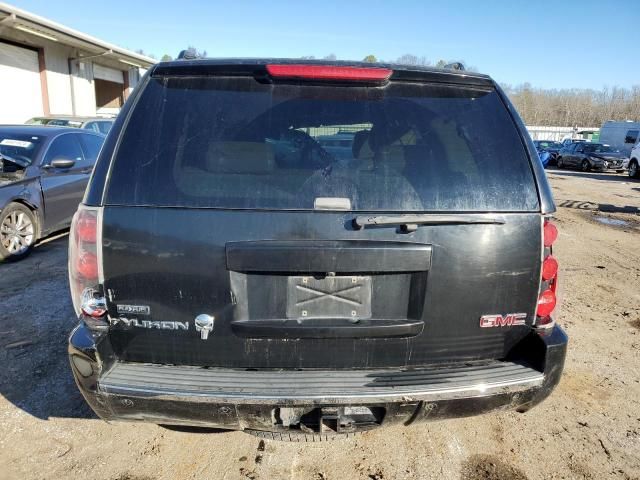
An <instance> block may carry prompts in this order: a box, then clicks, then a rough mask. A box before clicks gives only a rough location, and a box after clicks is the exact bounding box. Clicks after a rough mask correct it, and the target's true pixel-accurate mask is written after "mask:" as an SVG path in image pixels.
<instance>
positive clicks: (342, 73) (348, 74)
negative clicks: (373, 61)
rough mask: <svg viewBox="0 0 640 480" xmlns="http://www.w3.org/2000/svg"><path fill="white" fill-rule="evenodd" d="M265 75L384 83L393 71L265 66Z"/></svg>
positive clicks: (305, 66) (381, 69)
mask: <svg viewBox="0 0 640 480" xmlns="http://www.w3.org/2000/svg"><path fill="white" fill-rule="evenodd" d="M267 73H268V74H269V75H271V76H272V77H276V78H302V79H307V80H344V81H351V82H384V81H386V80H388V79H389V77H390V76H391V74H392V73H393V70H390V69H388V68H364V67H343V66H333V65H267Z"/></svg>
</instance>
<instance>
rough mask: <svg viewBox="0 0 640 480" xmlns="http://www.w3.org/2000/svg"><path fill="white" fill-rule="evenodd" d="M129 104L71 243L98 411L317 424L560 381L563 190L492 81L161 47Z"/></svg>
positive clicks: (428, 411) (247, 425)
mask: <svg viewBox="0 0 640 480" xmlns="http://www.w3.org/2000/svg"><path fill="white" fill-rule="evenodd" d="M121 115H122V116H123V119H124V121H123V123H122V124H120V123H119V122H118V124H117V125H116V126H115V127H114V131H112V132H111V133H110V134H109V137H108V140H107V143H105V147H104V148H103V151H102V153H101V154H100V159H99V160H98V163H97V164H96V168H95V171H94V175H93V176H92V179H91V182H90V185H89V186H88V188H87V194H86V196H85V199H84V201H83V204H82V205H81V206H80V207H79V209H78V212H77V213H76V215H75V217H74V221H73V227H72V232H71V235H70V242H69V244H70V245H69V280H70V285H71V292H72V298H73V304H74V307H75V311H76V314H77V315H78V317H77V319H78V325H77V327H76V328H75V329H74V331H73V332H72V333H71V336H70V338H69V355H70V364H71V368H72V371H73V375H74V377H75V379H76V382H77V385H78V387H79V388H80V390H81V392H82V394H83V395H84V397H85V399H86V400H87V402H88V403H89V405H91V407H92V408H93V409H94V411H95V412H96V413H97V414H98V415H99V416H100V417H102V418H104V419H107V420H122V421H142V422H153V423H159V424H174V425H200V426H213V427H218V428H225V429H236V430H245V431H249V432H251V433H252V434H254V435H256V436H259V437H266V438H273V439H283V440H293V441H296V440H297V441H324V440H326V439H328V437H330V436H332V435H337V434H351V433H357V432H360V431H364V430H369V429H372V428H375V427H378V426H383V425H393V424H398V425H407V424H409V423H412V422H414V421H415V422H420V421H425V420H431V419H437V418H449V417H458V416H467V415H472V414H480V413H482V412H486V411H489V410H492V409H495V408H512V409H517V410H520V411H524V410H527V409H529V408H531V407H533V406H534V405H536V404H537V403H539V402H541V401H542V400H543V399H544V398H546V397H547V396H548V395H549V394H550V393H551V391H552V390H553V388H554V387H555V386H556V385H557V383H558V381H559V380H560V375H561V372H562V369H563V365H564V358H565V352H566V345H567V337H566V335H565V333H564V332H563V330H562V329H561V328H560V327H559V326H558V325H556V324H555V320H554V319H555V313H554V308H555V305H556V294H555V292H556V273H557V267H558V263H557V261H556V259H555V258H554V257H553V243H554V241H555V240H556V238H557V229H556V227H555V226H554V224H553V222H552V218H551V216H552V214H553V212H554V211H555V205H554V202H553V198H552V195H551V190H550V188H549V185H548V183H547V179H546V175H545V173H544V170H543V168H542V166H541V165H540V162H539V161H538V159H537V154H536V151H535V148H534V147H533V144H532V143H531V141H528V142H526V143H524V142H523V141H522V139H523V138H526V137H528V134H527V130H526V129H525V126H524V124H523V123H522V121H521V120H520V118H519V117H518V115H517V113H516V111H515V109H514V108H513V106H512V105H511V103H510V101H509V99H508V98H507V97H506V96H505V95H504V94H503V93H502V91H501V90H500V88H499V86H498V85H497V84H496V83H495V82H494V81H493V80H492V79H491V78H490V77H488V76H486V75H481V74H477V73H474V72H465V71H460V70H442V69H430V68H425V67H416V66H411V67H408V68H403V67H400V66H397V65H389V66H385V65H381V64H377V65H375V66H374V67H372V66H371V64H368V63H347V62H328V63H324V64H323V63H319V62H317V61H316V62H309V61H303V60H295V61H286V60H281V61H278V62H276V63H269V62H264V61H259V60H207V59H202V60H191V61H189V62H184V61H175V62H165V63H159V64H156V65H154V66H153V67H151V69H150V71H149V72H148V74H147V75H146V76H145V78H144V80H143V82H142V83H141V84H140V85H139V86H138V87H136V89H135V90H134V92H133V94H132V98H131V101H129V102H127V104H126V105H125V107H124V110H123V111H122V112H121ZM354 127H355V128H357V129H358V130H357V131H356V132H353V138H352V139H350V138H346V137H345V138H340V137H339V138H333V139H327V138H326V137H325V136H324V135H323V134H322V132H323V131H325V132H326V131H337V132H339V131H341V130H347V129H353V128H354ZM293 132H295V134H293ZM320 137H322V138H320ZM328 142H329V143H328ZM335 142H338V143H337V144H336V143H335ZM343 142H344V143H343ZM348 142H351V150H350V151H349V149H348V147H347V143H348ZM283 143H288V149H287V154H286V155H283V156H278V152H284V147H283V145H282V144H283ZM323 145H324V146H323ZM338 149H339V150H338ZM332 152H333V153H332ZM346 155H349V157H350V159H349V161H344V158H342V159H341V158H340V157H342V156H346ZM107 178H108V181H107ZM497 192H508V194H496V193H497ZM425 212H426V213H425ZM547 412H548V410H547V411H543V412H540V413H541V414H542V415H547Z"/></svg>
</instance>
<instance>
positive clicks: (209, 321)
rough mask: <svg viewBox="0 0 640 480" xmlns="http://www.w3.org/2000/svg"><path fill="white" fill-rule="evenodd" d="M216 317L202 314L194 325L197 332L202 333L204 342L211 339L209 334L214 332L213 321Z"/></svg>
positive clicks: (201, 336)
mask: <svg viewBox="0 0 640 480" xmlns="http://www.w3.org/2000/svg"><path fill="white" fill-rule="evenodd" d="M214 320H215V318H214V317H212V316H211V315H207V314H206V313H201V314H200V315H198V316H197V317H196V319H195V320H194V323H195V325H196V332H200V338H201V339H202V340H206V339H207V338H209V332H210V331H211V330H213V321H214Z"/></svg>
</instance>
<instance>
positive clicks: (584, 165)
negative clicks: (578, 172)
mask: <svg viewBox="0 0 640 480" xmlns="http://www.w3.org/2000/svg"><path fill="white" fill-rule="evenodd" d="M580 167H581V168H582V171H583V172H588V171H589V170H591V165H589V162H588V161H587V160H583V161H582V164H581V165H580Z"/></svg>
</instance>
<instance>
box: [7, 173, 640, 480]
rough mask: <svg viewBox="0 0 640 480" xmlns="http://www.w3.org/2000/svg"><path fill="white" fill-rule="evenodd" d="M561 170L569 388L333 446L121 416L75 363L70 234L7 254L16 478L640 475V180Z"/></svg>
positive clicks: (558, 188)
mask: <svg viewBox="0 0 640 480" xmlns="http://www.w3.org/2000/svg"><path fill="white" fill-rule="evenodd" d="M548 174H549V178H550V180H551V183H552V185H553V189H554V193H555V198H556V201H557V203H558V206H559V209H558V214H557V219H558V226H559V229H560V238H559V241H558V243H557V247H556V249H555V254H556V255H557V257H558V259H559V261H560V265H561V278H560V280H561V282H562V285H563V287H564V302H563V307H562V311H561V316H560V323H561V324H562V325H563V326H564V327H565V328H566V330H567V332H568V334H569V336H570V347H569V353H568V358H567V364H566V370H565V374H564V377H563V379H562V382H561V384H560V385H559V387H558V389H557V390H556V391H555V392H554V393H553V394H552V395H551V397H550V398H549V399H548V400H546V401H545V402H544V403H543V404H541V405H540V406H538V407H536V408H534V409H533V410H531V411H530V412H528V413H526V414H518V413H515V412H499V413H494V414H489V415H484V416H479V417H474V418H468V419H462V420H454V421H441V422H434V423H430V424H422V425H413V426H409V427H398V428H395V427H394V428H388V429H379V430H376V431H373V432H369V433H366V434H364V435H362V436H360V437H358V438H357V439H354V440H342V441H338V442H331V443H327V444H317V445H307V444H287V443H279V442H269V441H267V442H266V443H264V442H261V441H259V440H258V439H256V438H254V437H252V436H249V435H247V434H244V433H240V432H228V433H227V432H223V433H208V434H202V433H186V432H176V431H170V430H166V429H163V428H161V427H158V426H155V425H141V424H126V423H117V424H111V425H109V424H107V423H105V422H102V421H100V420H98V419H97V418H96V417H95V416H94V415H93V414H92V413H91V411H90V410H89V409H88V408H87V407H86V406H85V404H84V401H83V399H82V397H81V396H80V394H79V393H78V391H77V389H76V387H75V385H74V383H73V380H72V378H71V373H70V371H69V367H68V365H67V358H66V341H67V340H66V336H67V334H68V332H69V331H70V330H71V328H72V327H73V320H72V318H73V313H72V308H71V305H70V300H69V294H68V289H67V279H66V248H67V239H66V236H62V237H60V238H57V239H52V240H50V241H47V242H46V243H44V244H42V245H41V246H39V247H38V248H37V249H36V250H35V251H34V253H33V255H31V256H30V257H29V258H28V259H26V260H25V261H22V262H20V263H17V264H1V265H0V479H32V478H33V479H40V478H47V479H49V478H55V479H60V480H62V479H71V478H91V479H109V480H151V479H154V480H155V479H218V478H220V479H276V478H287V479H312V480H327V479H330V480H334V479H339V480H343V479H372V480H382V479H389V480H390V479H403V478H411V479H414V478H415V479H429V478H434V479H464V480H480V479H489V480H524V479H531V480H533V479H547V478H554V479H561V478H566V479H574V478H575V479H594V480H595V479H604V478H619V479H640V182H638V181H632V180H630V179H629V178H628V177H626V176H622V175H616V174H598V173H580V172H569V171H554V170H552V171H549V173H548Z"/></svg>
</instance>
